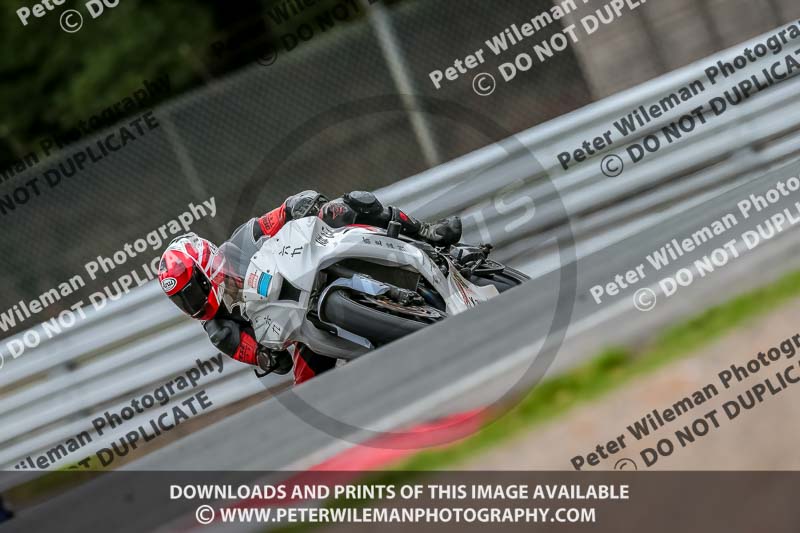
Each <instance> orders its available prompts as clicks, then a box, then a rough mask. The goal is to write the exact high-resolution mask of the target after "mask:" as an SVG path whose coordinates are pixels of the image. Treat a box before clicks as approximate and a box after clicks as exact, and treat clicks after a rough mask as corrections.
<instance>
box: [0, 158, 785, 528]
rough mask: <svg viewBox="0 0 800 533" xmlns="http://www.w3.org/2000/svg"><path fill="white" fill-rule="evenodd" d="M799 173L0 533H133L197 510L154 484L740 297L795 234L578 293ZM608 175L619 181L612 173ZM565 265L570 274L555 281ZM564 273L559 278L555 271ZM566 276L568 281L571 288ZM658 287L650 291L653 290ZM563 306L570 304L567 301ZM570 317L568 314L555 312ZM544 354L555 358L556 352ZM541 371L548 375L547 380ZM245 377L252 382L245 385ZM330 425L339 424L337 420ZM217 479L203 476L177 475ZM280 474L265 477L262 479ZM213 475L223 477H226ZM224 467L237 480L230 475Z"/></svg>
mask: <svg viewBox="0 0 800 533" xmlns="http://www.w3.org/2000/svg"><path fill="white" fill-rule="evenodd" d="M798 173H800V164H797V163H793V164H791V165H788V166H785V167H783V168H780V169H777V170H774V171H772V172H770V173H767V174H766V175H765V176H763V177H760V178H758V179H756V180H754V181H752V182H749V183H748V184H746V185H744V186H742V187H739V188H738V189H736V190H733V191H730V192H728V193H726V194H724V195H722V196H719V197H717V198H715V199H714V200H713V201H712V202H709V203H708V204H706V205H702V206H699V207H697V208H693V209H691V210H689V211H687V212H685V213H683V214H681V215H680V216H677V217H675V218H673V219H671V220H670V221H669V222H668V223H665V224H662V225H660V226H658V227H655V228H652V229H650V230H648V231H645V232H642V233H640V234H638V235H636V236H634V237H631V238H629V239H626V240H624V241H621V242H619V243H616V244H614V245H612V246H610V247H608V248H606V249H604V250H601V251H599V252H597V253H594V254H592V255H590V256H587V257H584V258H581V259H580V260H579V261H578V262H577V264H576V263H573V264H571V265H567V266H566V267H562V269H561V271H555V272H551V273H549V274H546V275H544V276H542V277H541V278H538V279H535V280H533V281H531V282H530V283H528V284H526V285H525V286H523V287H520V288H518V289H516V290H513V291H511V292H509V293H506V294H504V295H501V296H500V297H498V298H496V299H494V300H492V301H490V302H488V303H486V304H483V305H482V306H481V307H479V308H477V309H473V310H471V311H469V312H467V313H464V314H462V315H459V316H457V317H453V318H451V319H449V320H447V321H446V322H445V323H442V324H438V325H436V326H433V327H430V328H427V329H425V330H423V331H421V332H419V333H418V334H415V335H413V336H411V337H407V338H405V339H402V340H400V341H398V342H396V343H394V344H392V345H390V346H387V347H385V348H383V349H381V350H378V351H376V352H374V353H372V354H370V355H369V356H367V357H365V358H362V359H360V360H358V361H356V362H354V363H351V364H349V365H347V366H345V367H343V368H340V369H337V370H336V371H334V372H330V373H328V374H326V375H323V376H320V377H319V378H317V379H315V380H313V381H311V382H309V383H307V384H305V385H303V386H300V387H297V388H295V389H294V390H292V391H289V392H288V393H284V394H281V395H280V396H278V397H275V398H270V399H269V400H267V401H265V402H263V403H261V404H259V405H255V406H252V407H250V408H248V409H246V410H244V411H242V412H240V413H238V414H236V415H233V416H230V417H229V418H227V419H226V420H223V421H220V422H218V423H216V424H214V425H213V426H210V427H207V428H205V429H203V430H201V431H198V432H196V433H194V434H192V435H189V436H187V437H185V438H183V439H181V440H180V441H177V442H175V443H173V444H171V445H169V446H167V447H165V448H163V449H160V450H157V451H155V452H153V453H151V454H149V455H147V456H146V457H144V458H142V459H140V460H138V461H136V462H134V463H131V464H130V465H129V466H128V467H127V468H126V470H128V471H132V470H136V471H139V470H149V471H152V470H165V471H184V472H183V473H182V474H166V473H164V474H162V476H163V478H161V485H159V488H155V487H156V485H158V483H156V482H154V478H155V477H156V474H141V473H139V474H137V473H123V472H115V473H110V474H107V475H103V476H101V477H100V478H99V479H96V480H94V481H91V482H89V483H86V484H85V485H83V486H81V487H79V488H77V489H75V490H72V491H70V492H68V493H66V494H64V495H62V496H59V497H57V498H54V499H52V500H50V501H48V502H45V503H43V504H41V505H40V506H38V507H36V508H33V509H31V510H29V511H27V512H23V513H21V515H20V516H18V517H17V518H15V519H14V520H12V521H11V522H9V523H7V524H5V525H3V526H0V531H43V530H45V528H54V527H58V529H60V530H63V531H92V530H107V529H109V527H110V526H111V525H112V524H113V529H114V530H116V531H143V530H149V529H153V528H156V527H164V526H165V525H167V524H170V523H173V521H174V520H177V519H179V518H181V517H182V516H183V515H185V514H186V512H187V511H193V509H194V507H195V506H196V505H197V502H194V503H192V502H188V503H187V502H175V501H172V502H171V501H170V500H169V496H168V490H167V483H166V480H168V479H173V481H176V479H177V478H176V477H177V476H180V478H181V481H182V482H189V480H201V479H203V480H205V481H210V480H212V479H213V480H216V481H218V482H225V480H229V481H235V482H264V480H265V479H273V480H277V479H280V478H281V477H285V476H286V475H288V473H287V472H285V471H291V470H305V469H307V468H309V467H312V466H313V465H315V464H318V463H319V462H321V461H323V460H325V459H327V458H329V457H331V456H334V455H335V454H337V453H338V452H340V451H342V450H344V449H346V448H348V447H350V446H352V445H353V444H354V443H359V442H364V441H366V440H369V439H370V438H372V437H374V436H375V435H376V433H374V432H380V431H391V430H397V429H398V428H402V427H408V426H409V425H412V424H414V423H416V422H421V421H424V420H429V419H431V417H434V416H436V415H441V414H445V413H448V412H454V411H458V410H461V409H464V408H467V407H470V406H479V405H486V404H487V403H493V402H494V401H495V400H497V399H498V398H499V397H502V396H503V395H504V393H505V392H506V391H507V390H508V389H509V388H510V387H512V386H514V385H515V384H520V383H519V382H520V379H521V378H523V377H524V380H523V381H524V382H525V383H522V385H526V386H529V385H530V383H531V381H532V380H535V379H536V378H538V377H541V375H542V374H543V373H544V372H545V371H546V370H547V368H548V366H549V365H548V364H546V359H547V358H548V356H549V355H555V356H556V357H555V359H556V363H555V365H554V366H553V368H556V367H564V366H568V365H570V364H573V363H574V362H575V361H578V360H581V359H583V358H585V357H586V356H590V355H592V354H594V353H597V350H599V349H600V348H602V347H603V345H605V344H607V343H608V342H612V341H620V340H623V339H629V338H635V337H636V336H637V335H641V334H642V332H644V331H647V330H652V328H655V327H659V326H663V325H664V324H665V323H668V322H670V321H672V320H675V319H678V318H680V317H683V316H685V315H686V314H687V313H696V312H699V311H701V310H703V309H705V308H706V307H707V306H708V305H711V304H713V303H716V302H718V301H722V300H725V299H728V298H730V297H731V296H733V295H734V294H736V293H738V292H741V291H743V290H746V289H747V288H750V287H753V286H756V285H758V284H761V283H766V282H768V281H770V280H771V279H773V278H775V277H776V276H778V275H779V274H780V273H782V272H785V271H787V270H790V269H793V268H795V267H796V266H797V265H798V264H800V261H798V260H797V257H798V255H800V254H798V253H797V252H798V251H799V250H800V245H799V243H800V238H799V237H800V232H799V231H797V229H798V228H794V229H792V228H789V229H787V230H786V231H784V232H783V233H782V234H781V236H780V237H779V238H775V239H773V240H771V241H769V242H768V243H766V244H762V245H761V246H760V247H759V248H757V249H755V250H753V251H750V252H746V251H745V252H743V253H742V256H741V257H740V258H739V259H737V260H735V261H733V262H731V263H729V264H728V265H727V266H725V267H723V268H721V269H720V270H719V271H718V272H716V273H714V274H712V275H710V276H708V277H706V278H704V279H701V280H699V281H695V283H694V284H693V285H692V286H691V287H689V288H685V289H681V290H680V291H679V292H678V293H677V294H676V295H675V296H673V297H672V298H670V299H669V300H668V301H666V302H665V301H663V296H662V295H661V294H658V297H659V299H661V300H662V301H660V302H659V304H658V305H657V306H656V309H654V310H653V311H650V312H648V313H643V312H640V311H637V310H636V309H635V308H634V306H633V300H632V296H633V292H634V291H631V290H629V291H626V292H624V293H623V294H621V295H619V296H617V297H616V298H611V299H608V300H607V301H604V302H603V304H601V305H597V304H596V303H595V302H594V300H593V299H592V298H591V296H590V294H589V289H590V288H591V287H592V286H594V285H596V284H599V283H603V284H605V283H607V282H609V281H611V279H612V278H613V277H614V276H615V275H616V274H624V273H625V272H627V271H628V270H630V269H632V268H634V267H635V266H637V265H638V264H639V263H642V262H644V261H645V259H644V258H645V256H646V255H647V254H650V253H652V252H653V251H654V250H655V249H657V248H659V247H660V246H661V245H662V244H664V243H665V242H667V241H669V240H670V239H671V238H673V237H674V238H679V239H683V238H686V237H688V236H690V235H691V234H692V233H694V232H695V231H697V230H698V229H699V228H701V227H702V226H705V225H707V224H709V223H711V222H712V221H714V220H717V219H719V218H721V217H722V216H723V215H724V214H726V213H736V214H737V215H738V210H737V209H736V203H737V202H738V201H739V200H742V199H744V198H746V197H748V196H749V195H750V194H751V193H764V192H766V191H767V190H768V189H770V188H772V187H774V185H775V183H776V182H777V181H779V180H781V179H785V178H787V177H790V176H797V175H798ZM619 179H622V178H619ZM796 201H800V193H796V194H794V195H792V196H789V197H786V198H783V199H782V200H781V201H780V202H779V203H778V204H775V205H773V206H771V207H770V208H768V209H767V210H764V211H763V212H761V213H759V214H758V215H756V216H754V217H753V218H751V219H750V220H747V221H744V220H742V217H741V216H739V217H738V218H739V220H740V224H739V225H738V226H736V227H735V228H733V229H732V230H730V231H729V232H728V233H726V234H725V235H724V236H723V237H719V238H717V239H715V240H714V241H713V244H714V246H711V245H709V246H706V247H703V248H701V249H699V250H697V251H695V252H694V253H691V254H687V255H686V256H684V257H683V258H682V259H681V260H679V261H678V262H676V263H674V264H673V265H671V266H670V267H668V268H667V269H665V270H664V273H669V274H672V273H674V272H675V271H676V270H677V269H678V268H681V267H684V266H687V265H689V264H690V263H692V262H693V261H694V260H695V259H698V258H700V257H701V256H703V255H705V254H706V253H709V252H711V251H712V250H713V249H714V248H716V247H718V246H721V245H722V244H723V243H725V242H727V241H729V240H730V239H733V238H736V237H738V236H739V235H740V234H741V233H742V232H744V231H745V230H749V229H753V228H754V227H755V224H757V223H759V222H761V221H763V220H764V219H765V218H767V217H769V216H771V215H772V214H774V213H775V212H778V211H781V210H783V209H785V208H792V207H793V206H794V203H795V202H796ZM570 268H572V269H575V270H574V271H573V272H575V273H576V274H577V278H572V279H571V280H570V276H569V275H568V273H569V272H570ZM565 273H566V274H567V275H564V276H563V277H562V274H565ZM661 277H663V276H655V275H648V277H647V279H646V280H645V282H644V283H643V284H641V285H638V286H637V288H641V287H646V286H654V285H655V282H657V281H658V280H659V279H660V278H661ZM576 279H577V283H575V281H576ZM559 291H562V295H563V294H568V295H569V294H571V293H573V294H575V295H576V296H577V298H575V299H574V303H575V305H574V310H572V311H571V313H570V312H569V311H570V309H567V314H564V315H561V316H559V317H557V318H555V322H556V323H559V322H561V321H566V320H567V319H568V322H569V324H570V327H569V331H568V340H567V342H566V344H564V345H563V346H560V342H558V340H559V337H560V334H561V333H563V330H562V331H560V332H559V331H556V332H555V333H552V332H551V335H550V338H549V347H550V348H552V349H551V350H544V351H541V352H540V350H539V348H540V347H541V346H542V343H543V339H545V338H546V337H547V336H548V330H549V329H550V328H551V325H552V324H553V322H554V312H553V309H554V307H555V304H556V302H557V300H558V294H559ZM656 292H658V291H656ZM569 303H570V306H569V307H571V303H572V300H571V301H570V302H569ZM569 315H571V316H569ZM555 349H558V351H557V353H556V350H555ZM552 370H553V369H551V371H552ZM254 379H255V378H254ZM342 422H344V423H345V424H347V426H345V425H343V424H342ZM203 470H205V471H208V470H214V471H218V472H216V473H213V474H209V473H208V472H206V473H205V474H203V473H201V472H191V471H203ZM278 470H283V471H284V472H282V473H278V472H275V471H278ZM219 471H228V472H227V473H223V472H219ZM231 471H238V472H231Z"/></svg>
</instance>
